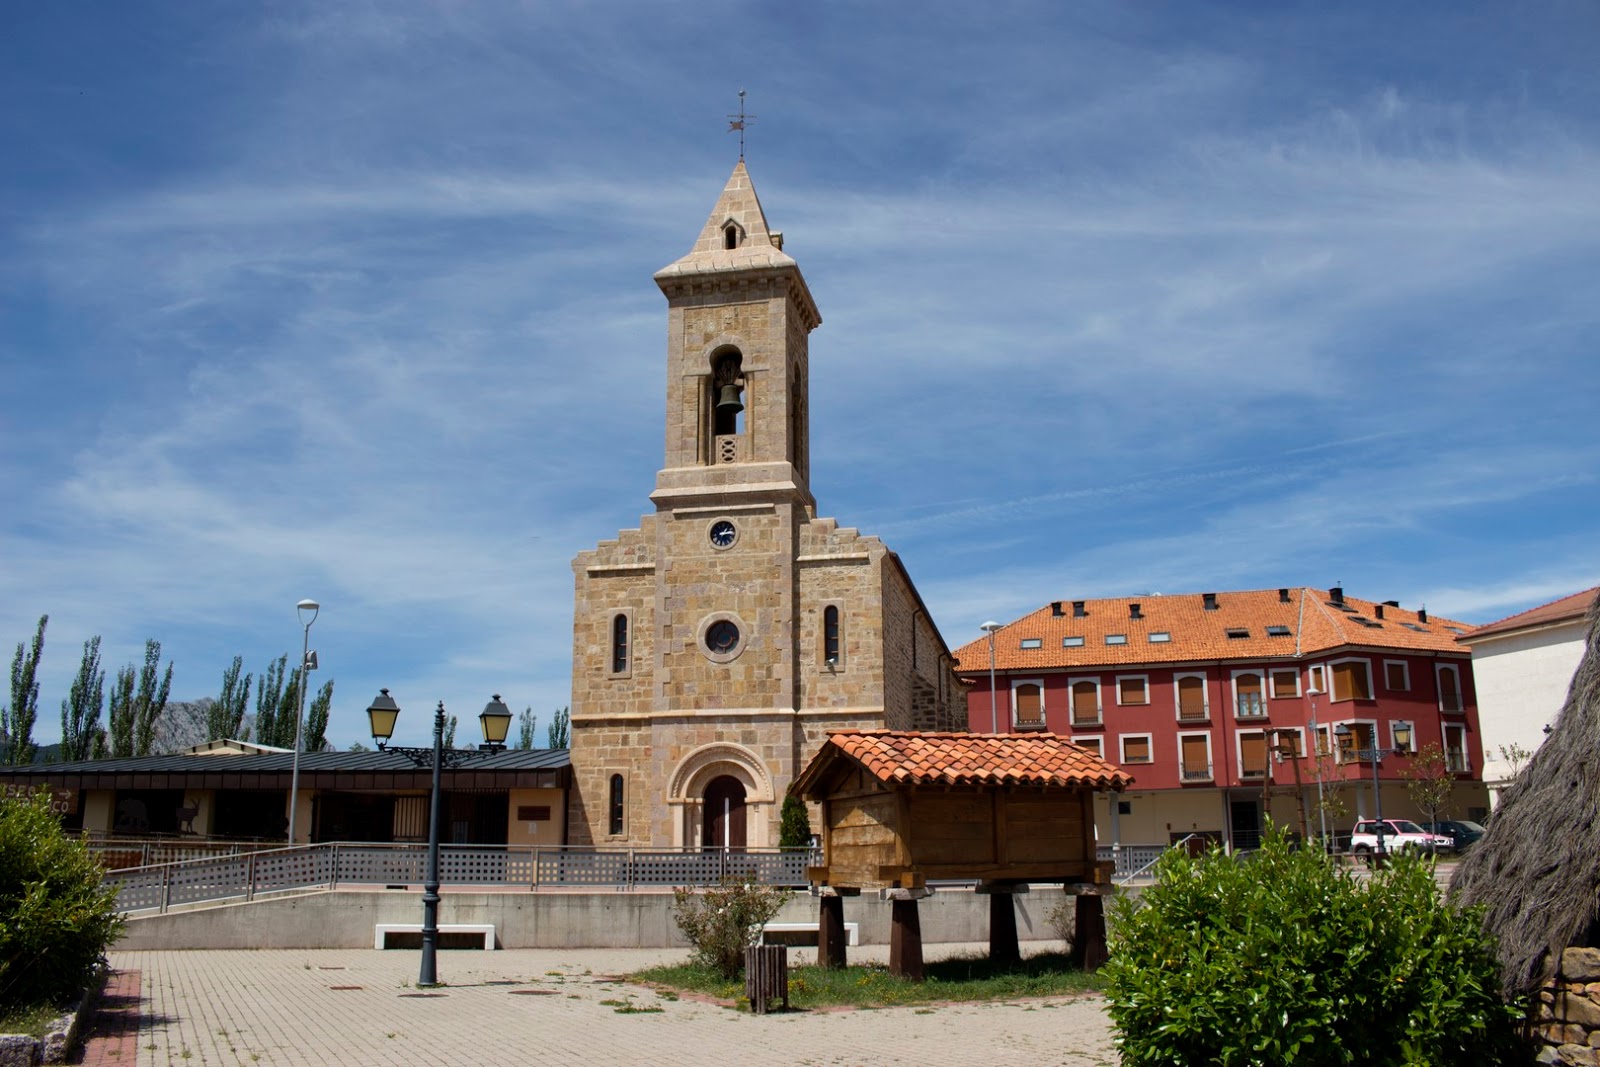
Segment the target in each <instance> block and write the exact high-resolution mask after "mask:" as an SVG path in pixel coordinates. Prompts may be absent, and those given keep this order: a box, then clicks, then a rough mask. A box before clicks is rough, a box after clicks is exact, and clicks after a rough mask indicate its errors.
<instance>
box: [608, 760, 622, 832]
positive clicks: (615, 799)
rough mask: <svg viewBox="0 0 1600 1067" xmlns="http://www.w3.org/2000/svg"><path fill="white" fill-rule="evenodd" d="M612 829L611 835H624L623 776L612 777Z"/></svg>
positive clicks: (615, 775)
mask: <svg viewBox="0 0 1600 1067" xmlns="http://www.w3.org/2000/svg"><path fill="white" fill-rule="evenodd" d="M610 810H611V820H610V821H611V829H610V831H609V832H610V833H612V834H620V833H622V775H620V774H613V775H612V776H611V803H610Z"/></svg>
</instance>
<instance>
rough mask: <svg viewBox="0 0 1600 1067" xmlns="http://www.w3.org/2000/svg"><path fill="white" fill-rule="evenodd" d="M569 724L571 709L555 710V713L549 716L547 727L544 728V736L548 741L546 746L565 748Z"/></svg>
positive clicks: (570, 723) (570, 722)
mask: <svg viewBox="0 0 1600 1067" xmlns="http://www.w3.org/2000/svg"><path fill="white" fill-rule="evenodd" d="M571 725H572V710H571V709H570V708H562V709H561V710H560V711H558V712H556V713H555V715H553V716H552V717H551V720H550V725H549V727H548V728H547V729H546V730H545V736H546V738H547V739H548V740H549V742H550V744H549V745H548V746H547V747H549V748H566V747H567V740H568V738H567V735H568V733H569V732H570V728H571Z"/></svg>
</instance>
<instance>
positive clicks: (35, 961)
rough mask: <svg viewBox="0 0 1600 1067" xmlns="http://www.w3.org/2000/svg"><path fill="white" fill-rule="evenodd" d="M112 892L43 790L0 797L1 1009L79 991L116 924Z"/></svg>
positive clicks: (67, 996)
mask: <svg viewBox="0 0 1600 1067" xmlns="http://www.w3.org/2000/svg"><path fill="white" fill-rule="evenodd" d="M116 899H117V894H116V890H115V889H113V888H112V887H110V886H105V885H102V884H101V870H100V865H99V863H97V862H96V861H95V859H94V857H93V856H91V855H90V854H89V850H88V848H87V847H86V846H85V845H84V843H83V842H82V841H79V840H77V839H75V838H71V837H68V836H67V835H66V834H65V833H63V832H62V830H61V824H60V822H58V821H57V819H56V817H55V815H54V814H52V813H51V811H50V800H49V796H48V795H47V794H45V793H43V792H40V793H37V794H35V795H34V796H32V797H5V798H0V1012H8V1011H13V1010H16V1009H19V1008H24V1007H29V1006H32V1005H36V1004H62V1003H66V1002H67V1001H70V1000H72V999H74V998H75V997H76V995H77V994H79V993H82V992H83V990H84V989H85V988H86V987H87V986H88V984H89V981H90V979H91V977H92V976H93V974H94V970H95V967H96V966H97V965H98V964H99V963H101V962H102V961H103V960H104V959H105V952H106V949H107V948H108V947H109V946H110V945H111V943H112V942H113V941H115V940H116V938H117V935H118V934H119V933H120V932H121V930H122V918H121V916H119V915H118V914H117V911H116Z"/></svg>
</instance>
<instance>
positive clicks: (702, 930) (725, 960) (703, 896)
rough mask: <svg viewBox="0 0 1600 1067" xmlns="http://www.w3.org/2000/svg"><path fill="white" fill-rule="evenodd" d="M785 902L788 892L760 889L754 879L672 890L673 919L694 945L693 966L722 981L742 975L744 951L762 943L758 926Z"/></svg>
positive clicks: (775, 889) (771, 887)
mask: <svg viewBox="0 0 1600 1067" xmlns="http://www.w3.org/2000/svg"><path fill="white" fill-rule="evenodd" d="M788 899H789V891H788V890H787V889H778V888H777V887H775V886H770V885H762V884H761V883H759V882H757V881H756V880H755V879H754V878H753V877H750V876H746V877H744V878H742V879H731V878H730V879H725V880H724V881H723V883H722V884H721V885H719V886H716V887H714V888H711V889H705V890H701V891H700V892H698V893H697V892H695V891H694V890H692V889H674V890H673V891H672V900H673V905H672V920H673V922H675V923H677V924H678V929H679V930H682V931H683V936H684V937H686V938H688V939H689V944H691V945H693V946H694V960H695V962H696V963H700V964H703V965H704V966H707V967H711V968H714V969H715V970H716V972H717V973H718V974H720V975H722V977H724V978H736V977H738V975H739V974H740V972H742V971H743V970H744V950H745V949H746V948H748V947H749V946H751V945H754V944H756V943H757V942H758V941H760V940H761V927H762V926H764V925H765V924H766V923H768V922H769V921H771V919H772V917H773V916H774V915H776V914H778V909H779V908H782V907H783V905H784V902H785V901H787V900H788Z"/></svg>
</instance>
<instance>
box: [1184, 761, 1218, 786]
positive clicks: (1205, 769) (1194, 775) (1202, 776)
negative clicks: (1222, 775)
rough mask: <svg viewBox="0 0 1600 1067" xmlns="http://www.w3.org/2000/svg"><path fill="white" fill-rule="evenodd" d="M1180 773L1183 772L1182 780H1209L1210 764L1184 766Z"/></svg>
mask: <svg viewBox="0 0 1600 1067" xmlns="http://www.w3.org/2000/svg"><path fill="white" fill-rule="evenodd" d="M1181 773H1182V774H1183V780H1184V781H1186V782H1209V781H1211V764H1209V763H1207V764H1205V765H1204V766H1195V767H1184V768H1183V769H1182V772H1181Z"/></svg>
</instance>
